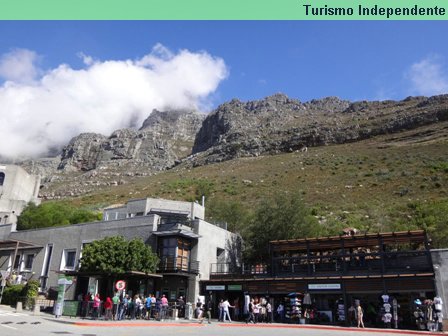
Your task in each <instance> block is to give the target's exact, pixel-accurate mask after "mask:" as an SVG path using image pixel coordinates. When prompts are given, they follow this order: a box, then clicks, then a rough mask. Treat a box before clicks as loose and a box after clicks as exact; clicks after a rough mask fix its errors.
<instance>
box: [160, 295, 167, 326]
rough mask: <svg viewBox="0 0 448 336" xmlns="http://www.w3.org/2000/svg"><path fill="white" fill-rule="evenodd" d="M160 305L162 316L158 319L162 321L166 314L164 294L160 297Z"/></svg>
mask: <svg viewBox="0 0 448 336" xmlns="http://www.w3.org/2000/svg"><path fill="white" fill-rule="evenodd" d="M160 303H161V304H162V314H161V316H160V318H161V319H162V320H164V319H165V318H166V314H168V299H167V298H166V296H165V294H163V295H162V299H161V300H160Z"/></svg>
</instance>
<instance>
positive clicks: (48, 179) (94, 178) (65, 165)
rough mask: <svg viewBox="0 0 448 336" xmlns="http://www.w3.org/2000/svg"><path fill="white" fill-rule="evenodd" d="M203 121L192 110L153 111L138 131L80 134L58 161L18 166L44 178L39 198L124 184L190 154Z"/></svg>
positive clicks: (198, 114) (36, 162) (56, 196)
mask: <svg viewBox="0 0 448 336" xmlns="http://www.w3.org/2000/svg"><path fill="white" fill-rule="evenodd" d="M204 117H205V116H204V115H203V114H200V113H199V112H197V111H185V110H175V111H166V112H161V111H157V110H154V111H153V112H152V113H151V115H150V116H149V117H148V118H147V119H146V120H145V122H144V123H143V126H142V127H141V128H140V130H134V129H121V130H117V131H115V132H113V133H112V134H111V135H110V136H105V135H102V134H96V133H83V134H80V135H78V136H76V137H74V138H73V139H72V140H71V141H70V142H69V143H68V144H67V145H66V146H65V147H64V148H63V149H62V152H61V154H60V155H59V156H58V157H56V158H53V159H46V160H42V159H39V160H28V161H26V162H23V164H22V166H23V167H24V168H25V169H27V170H28V171H30V172H32V173H38V174H39V175H41V176H42V177H43V183H44V188H43V189H42V190H41V195H42V196H43V197H45V198H49V199H52V198H60V197H65V196H77V195H82V194H85V193H88V192H90V191H92V190H94V189H96V188H100V187H102V186H116V185H120V184H124V183H126V182H127V179H128V178H132V177H133V176H147V175H152V174H154V173H156V172H158V171H162V170H165V169H167V168H170V167H172V166H173V165H174V164H175V163H176V162H179V160H180V159H182V158H184V157H186V156H187V155H189V154H190V153H191V149H192V147H193V142H194V138H195V136H196V133H197V131H198V130H199V128H200V127H201V125H202V121H203V119H204Z"/></svg>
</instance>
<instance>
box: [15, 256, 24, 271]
mask: <svg viewBox="0 0 448 336" xmlns="http://www.w3.org/2000/svg"><path fill="white" fill-rule="evenodd" d="M21 259H22V256H21V255H20V254H18V255H16V260H14V267H13V268H14V269H19V267H20V263H21Z"/></svg>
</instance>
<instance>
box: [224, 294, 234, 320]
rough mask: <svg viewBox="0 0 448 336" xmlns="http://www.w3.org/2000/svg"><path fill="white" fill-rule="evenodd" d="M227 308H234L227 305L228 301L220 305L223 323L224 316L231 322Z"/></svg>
mask: <svg viewBox="0 0 448 336" xmlns="http://www.w3.org/2000/svg"><path fill="white" fill-rule="evenodd" d="M229 307H230V308H235V306H231V305H230V303H229V300H227V299H226V300H225V301H224V302H223V303H222V311H223V315H222V321H223V322H225V321H226V316H227V317H228V319H229V322H232V319H231V318H230V312H229Z"/></svg>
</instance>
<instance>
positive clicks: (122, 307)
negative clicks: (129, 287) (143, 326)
mask: <svg viewBox="0 0 448 336" xmlns="http://www.w3.org/2000/svg"><path fill="white" fill-rule="evenodd" d="M128 304H129V295H127V294H126V296H125V297H123V298H122V300H121V301H120V304H119V306H118V318H117V320H122V319H123V318H125V317H126V313H127V310H128Z"/></svg>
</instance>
